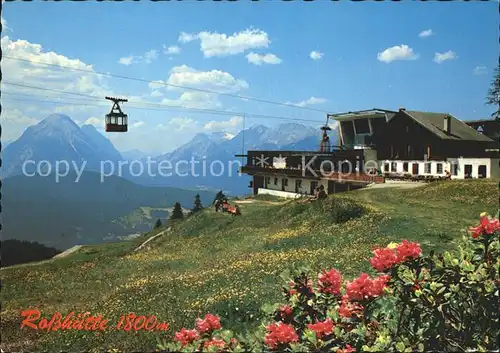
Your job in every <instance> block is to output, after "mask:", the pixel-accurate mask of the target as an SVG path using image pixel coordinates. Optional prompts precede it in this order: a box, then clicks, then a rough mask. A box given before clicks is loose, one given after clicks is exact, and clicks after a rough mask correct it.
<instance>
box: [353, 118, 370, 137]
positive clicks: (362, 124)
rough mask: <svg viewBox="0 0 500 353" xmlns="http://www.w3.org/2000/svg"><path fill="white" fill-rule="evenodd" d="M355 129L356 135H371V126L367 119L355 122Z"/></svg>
mask: <svg viewBox="0 0 500 353" xmlns="http://www.w3.org/2000/svg"><path fill="white" fill-rule="evenodd" d="M354 128H355V129H356V135H358V134H369V133H370V124H369V123H368V120H367V119H359V120H354Z"/></svg>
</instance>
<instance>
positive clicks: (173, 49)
mask: <svg viewBox="0 0 500 353" xmlns="http://www.w3.org/2000/svg"><path fill="white" fill-rule="evenodd" d="M180 52H181V48H179V47H178V46H177V45H171V46H169V47H167V46H166V45H165V44H164V45H163V53H164V54H167V55H174V54H180Z"/></svg>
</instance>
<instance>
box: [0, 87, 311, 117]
mask: <svg viewBox="0 0 500 353" xmlns="http://www.w3.org/2000/svg"><path fill="white" fill-rule="evenodd" d="M5 93H7V92H3V93H2V95H3V94H5ZM8 94H9V95H15V93H10V92H8ZM3 98H7V99H9V100H14V101H22V102H38V103H46V104H59V105H69V106H73V105H74V106H95V107H104V106H106V105H105V104H96V103H91V102H90V101H89V103H83V102H65V101H48V100H36V99H26V98H15V97H3ZM4 108H5V107H4ZM127 108H128V109H137V110H146V111H176V110H175V108H174V109H172V108H168V106H167V107H165V108H149V107H134V106H128V107H127ZM183 109H186V110H190V109H194V108H183ZM190 113H198V114H199V113H203V114H214V115H225V116H240V117H243V116H245V117H246V118H249V117H250V118H256V119H278V120H292V121H304V122H311V123H321V121H319V120H310V119H300V118H290V117H281V116H272V115H261V114H247V113H238V112H228V111H208V112H205V111H193V112H190Z"/></svg>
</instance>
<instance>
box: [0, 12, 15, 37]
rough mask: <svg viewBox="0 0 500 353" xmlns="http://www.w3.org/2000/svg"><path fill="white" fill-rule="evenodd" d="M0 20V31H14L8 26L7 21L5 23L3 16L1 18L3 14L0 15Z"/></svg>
mask: <svg viewBox="0 0 500 353" xmlns="http://www.w3.org/2000/svg"><path fill="white" fill-rule="evenodd" d="M1 21H2V32H4V33H5V32H7V31H9V32H14V31H13V30H12V28H10V27H9V26H8V23H7V21H6V20H5V18H3V16H2V17H1Z"/></svg>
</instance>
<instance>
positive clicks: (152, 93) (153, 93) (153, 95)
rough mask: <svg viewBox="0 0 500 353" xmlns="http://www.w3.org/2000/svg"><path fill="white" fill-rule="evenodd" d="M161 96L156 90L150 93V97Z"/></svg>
mask: <svg viewBox="0 0 500 353" xmlns="http://www.w3.org/2000/svg"><path fill="white" fill-rule="evenodd" d="M161 96H163V93H161V92H160V91H158V90H154V91H153V92H151V97H161Z"/></svg>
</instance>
